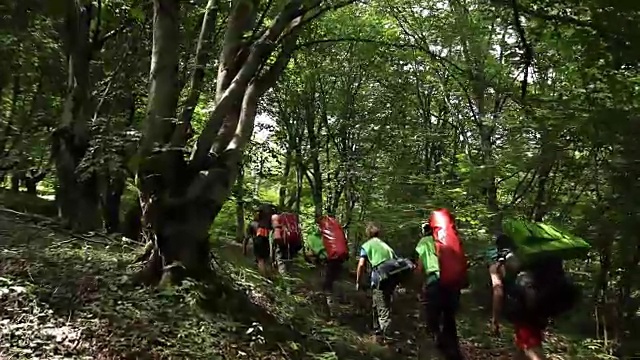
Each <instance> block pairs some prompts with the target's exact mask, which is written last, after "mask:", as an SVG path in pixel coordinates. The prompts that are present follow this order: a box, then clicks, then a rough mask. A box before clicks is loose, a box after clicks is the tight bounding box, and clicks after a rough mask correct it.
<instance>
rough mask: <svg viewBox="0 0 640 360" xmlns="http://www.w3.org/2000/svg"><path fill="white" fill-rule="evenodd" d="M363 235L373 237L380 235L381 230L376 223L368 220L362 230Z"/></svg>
mask: <svg viewBox="0 0 640 360" xmlns="http://www.w3.org/2000/svg"><path fill="white" fill-rule="evenodd" d="M364 233H365V235H367V238H368V239H371V238H374V237H380V234H381V231H380V227H379V226H378V224H376V223H374V222H368V223H367V227H366V228H365V230H364Z"/></svg>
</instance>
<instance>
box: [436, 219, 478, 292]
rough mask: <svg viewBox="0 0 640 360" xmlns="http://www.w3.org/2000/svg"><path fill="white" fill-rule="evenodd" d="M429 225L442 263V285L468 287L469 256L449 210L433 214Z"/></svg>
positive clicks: (459, 287)
mask: <svg viewBox="0 0 640 360" xmlns="http://www.w3.org/2000/svg"><path fill="white" fill-rule="evenodd" d="M429 224H430V226H431V229H433V238H434V240H435V243H436V253H437V254H438V260H439V263H440V283H441V284H442V285H444V286H446V287H450V288H456V289H463V288H465V287H467V285H468V278H467V268H468V266H467V256H466V255H465V253H464V249H463V247H462V243H461V242H460V237H459V236H458V232H457V231H456V228H455V224H454V222H453V217H452V216H451V213H450V212H449V210H447V209H438V210H436V211H434V212H432V213H431V218H430V219H429Z"/></svg>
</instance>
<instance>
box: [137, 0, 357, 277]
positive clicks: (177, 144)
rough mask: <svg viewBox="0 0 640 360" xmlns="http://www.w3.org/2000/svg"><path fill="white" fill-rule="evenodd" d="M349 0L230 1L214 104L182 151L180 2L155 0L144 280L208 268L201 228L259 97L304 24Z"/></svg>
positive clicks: (143, 166)
mask: <svg viewBox="0 0 640 360" xmlns="http://www.w3.org/2000/svg"><path fill="white" fill-rule="evenodd" d="M352 2H354V0H342V1H340V0H338V1H323V0H306V1H305V0H288V1H286V2H278V1H260V0H234V1H232V2H231V8H230V10H229V15H228V18H227V21H226V25H225V26H226V27H225V29H224V32H223V34H224V35H223V40H222V45H221V49H220V53H219V60H218V76H217V79H216V80H215V81H216V91H215V99H214V102H213V106H212V108H211V109H210V113H209V116H208V119H207V121H206V124H205V125H204V128H203V129H202V131H201V133H200V134H199V135H198V136H197V138H196V139H194V140H195V141H194V143H193V145H192V146H191V149H188V148H187V144H188V143H189V137H190V134H191V126H190V121H191V115H190V113H188V112H187V113H186V114H183V115H182V116H180V118H179V121H176V118H177V116H176V113H177V110H178V99H179V97H180V91H181V89H180V85H179V79H178V76H179V74H178V62H179V53H178V45H179V44H180V39H179V37H178V36H179V33H180V31H179V30H180V17H179V14H180V5H181V2H180V1H179V0H154V19H153V49H152V61H151V76H150V84H149V98H148V108H147V119H146V123H145V126H144V130H143V138H142V140H141V143H140V147H139V151H138V155H137V157H136V158H135V161H134V166H135V167H136V168H137V184H138V188H139V190H140V203H141V208H142V223H143V233H144V234H145V235H146V239H147V240H148V241H149V246H148V253H147V259H146V261H147V263H146V266H145V267H144V269H143V270H142V272H141V274H140V275H142V276H141V280H142V281H144V282H146V283H151V284H152V283H154V282H157V281H159V280H160V279H161V278H162V276H163V275H164V274H167V275H173V276H172V278H173V279H178V278H180V277H182V276H184V275H189V276H194V277H196V278H199V277H202V276H203V275H206V274H208V273H209V271H210V266H209V263H210V262H209V260H210V259H209V257H210V255H209V227H210V224H211V223H212V221H213V220H214V219H215V217H216V216H217V215H218V213H219V212H220V209H221V208H222V205H223V203H224V202H225V201H226V200H227V198H228V196H229V194H230V192H231V188H232V185H233V183H234V181H235V178H236V176H237V174H238V166H239V162H240V160H241V158H242V152H243V148H244V146H245V144H246V143H247V141H248V140H249V138H250V136H251V134H252V132H253V127H254V120H255V116H256V111H257V107H258V102H259V101H260V98H261V96H262V95H263V94H264V93H265V92H266V91H267V90H269V89H270V88H271V87H272V86H273V85H274V84H275V83H276V81H277V79H278V77H279V76H280V75H281V74H282V72H283V71H284V69H285V68H286V66H287V64H288V62H289V59H290V58H291V56H292V54H293V51H294V49H295V45H296V41H297V39H298V37H299V36H300V33H301V31H302V29H303V28H304V27H305V25H306V24H309V23H310V22H312V21H314V20H315V19H317V18H318V17H319V16H321V15H322V14H324V13H326V12H327V11H330V10H335V9H338V8H340V7H343V6H346V5H348V4H350V3H352ZM219 5H221V4H215V3H214V1H210V2H209V5H208V6H207V12H208V15H206V16H205V17H204V20H203V25H202V27H203V31H202V33H203V34H205V35H204V36H201V37H200V39H199V44H198V46H197V50H196V52H198V54H196V56H195V58H196V59H197V60H196V67H195V69H194V78H193V79H194V80H193V81H192V82H191V87H192V88H191V89H190V92H192V93H193V92H195V93H196V94H197V93H198V91H199V90H198V88H199V87H201V86H202V85H203V83H204V81H202V80H200V79H201V76H202V67H203V66H205V64H206V58H207V57H208V56H207V55H206V54H203V53H202V52H206V51H208V49H209V48H210V47H209V46H206V44H204V42H206V41H207V40H208V37H207V36H206V34H207V32H208V30H207V27H208V26H211V25H210V24H209V23H208V22H209V21H211V19H212V16H211V12H213V11H218V8H219ZM269 19H271V20H270V21H269ZM198 72H200V73H199V74H198ZM193 96H196V97H197V95H193ZM188 111H190V110H188Z"/></svg>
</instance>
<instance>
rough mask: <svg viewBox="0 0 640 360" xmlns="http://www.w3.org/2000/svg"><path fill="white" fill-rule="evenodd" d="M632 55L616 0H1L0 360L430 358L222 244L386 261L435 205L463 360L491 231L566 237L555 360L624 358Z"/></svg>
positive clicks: (630, 262) (635, 13)
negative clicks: (272, 210) (289, 223)
mask: <svg viewBox="0 0 640 360" xmlns="http://www.w3.org/2000/svg"><path fill="white" fill-rule="evenodd" d="M638 39H640V2H637V1H631V0H616V1H614V0H568V1H565V2H553V1H549V0H429V1H418V0H268V1H260V0H189V1H186V0H183V1H181V0H147V1H142V0H57V1H42V0H21V1H3V2H2V3H0V54H1V56H0V152H1V155H0V184H1V185H2V187H3V188H2V189H0V204H1V206H2V209H1V210H2V211H1V214H0V250H1V251H0V317H1V318H2V323H3V325H2V326H3V327H4V326H6V329H5V330H1V331H2V332H1V334H0V357H1V358H8V359H9V358H11V359H13V358H16V359H17V358H20V359H22V358H42V359H54V358H61V359H62V358H69V359H71V358H73V359H84V358H88V359H165V358H166V359H173V358H193V359H201V358H204V359H214V358H215V359H217V358H220V359H236V358H238V359H239V358H258V359H358V358H369V359H371V358H381V359H382V358H407V359H409V358H412V359H415V358H421V359H422V358H424V359H427V358H430V357H428V356H427V357H424V356H422V355H416V353H414V352H413V350H409V352H408V353H405V352H403V353H401V354H399V353H391V354H389V353H388V349H387V350H385V349H377V348H374V346H373V345H361V344H360V345H353V344H352V343H356V342H357V341H356V340H353V341H352V338H353V339H356V338H357V337H358V336H359V335H358V330H354V329H348V330H347V328H349V326H347V325H344V324H342V325H332V324H331V323H326V322H324V320H322V319H315V315H314V317H311V316H310V315H309V313H306V314H305V311H307V312H309V311H312V312H314V311H315V310H313V309H315V308H313V306H314V305H313V302H314V301H315V300H314V299H313V296H312V295H309V294H311V293H312V290H309V289H306V288H305V289H302V288H301V287H304V286H310V285H309V284H310V283H312V282H313V281H315V280H313V279H314V275H313V274H314V271H313V269H308V268H306V267H305V266H306V265H304V264H302V262H301V264H300V268H301V270H300V271H301V272H302V273H301V274H299V275H297V276H299V278H297V280H296V279H284V280H282V281H277V282H275V283H274V284H271V283H269V282H267V281H266V280H265V279H261V278H260V277H259V275H257V274H256V273H255V269H254V265H253V262H252V259H251V258H249V257H247V258H245V257H243V256H241V255H240V253H239V252H238V248H237V244H238V243H240V242H242V240H243V238H244V236H245V229H246V227H247V224H248V222H249V221H251V219H252V218H253V215H254V212H255V209H256V206H257V205H258V204H260V203H262V202H271V203H273V204H275V205H277V206H278V207H279V208H282V209H289V210H291V211H292V212H295V213H297V214H300V218H301V221H302V225H303V227H304V226H312V225H311V224H312V223H313V221H314V219H315V217H316V216H318V215H323V214H329V215H331V216H334V217H336V218H337V219H339V220H340V222H341V223H342V224H343V226H344V229H345V231H346V233H347V235H348V239H349V245H350V247H351V248H352V250H353V251H354V252H355V251H356V250H357V249H358V245H359V244H362V243H363V242H364V241H365V238H364V236H365V235H364V230H365V229H364V227H365V223H366V222H367V221H376V222H377V223H379V224H381V227H382V229H383V232H384V238H385V240H386V241H388V242H389V243H390V244H393V247H394V249H395V250H396V251H398V252H399V253H403V254H407V256H408V255H409V254H410V253H412V252H413V251H414V250H413V249H414V247H415V245H416V242H417V240H418V239H419V238H420V233H419V232H420V224H421V222H422V221H423V220H424V219H425V218H426V217H428V214H429V212H430V211H431V210H433V209H435V208H438V207H444V208H447V209H450V210H451V211H452V212H453V213H455V217H456V221H457V226H458V228H459V231H460V234H461V237H462V238H463V241H464V243H465V249H466V251H467V253H468V256H469V258H470V260H471V265H472V279H471V290H470V294H465V295H463V298H465V299H463V305H462V308H463V309H462V310H461V315H460V318H461V320H460V321H461V322H462V324H461V325H460V326H461V327H462V329H461V330H460V331H461V333H462V334H463V335H464V336H463V338H464V339H465V340H464V341H465V342H464V344H463V346H464V347H465V348H466V351H467V353H468V357H469V358H478V359H491V358H496V359H498V358H501V356H503V355H504V354H505V353H506V352H508V348H509V346H510V345H509V342H510V337H509V335H508V334H505V335H504V336H503V339H492V338H491V337H490V336H488V335H487V334H486V332H487V329H486V322H487V321H488V319H489V315H488V312H487V310H486V306H487V303H488V299H489V295H488V289H487V288H486V287H488V281H489V280H488V274H487V271H486V268H487V267H486V264H485V263H484V260H483V256H484V251H485V249H486V248H487V247H488V246H489V245H490V244H491V242H492V236H493V235H494V234H496V233H497V232H498V231H499V229H500V227H501V224H502V220H503V219H504V218H505V217H511V216H517V217H520V218H526V219H529V220H532V221H545V222H549V223H553V224H555V225H557V226H560V227H562V228H564V229H568V230H570V231H571V232H572V233H574V234H576V235H578V236H580V237H582V238H584V239H585V240H586V241H588V242H589V243H590V244H591V246H592V248H591V249H592V251H591V252H590V254H589V257H588V259H586V261H573V262H570V263H568V264H567V265H566V266H567V267H568V268H570V270H571V272H572V274H573V276H574V277H575V279H579V281H580V285H581V289H582V293H583V299H582V301H581V303H580V305H579V307H577V308H576V309H575V310H573V311H572V313H571V314H568V315H567V316H566V318H563V319H562V320H561V321H560V320H559V321H557V323H554V327H553V330H552V332H553V333H554V334H557V337H554V338H553V341H551V340H550V341H549V344H548V346H549V347H550V349H551V350H550V351H551V353H553V354H555V355H554V356H557V357H553V358H558V359H573V358H585V359H617V358H621V359H632V358H636V356H640V343H638V341H637V338H635V336H634V334H637V333H638V331H640V318H639V317H640V276H639V274H640V272H639V271H638V270H639V266H640V233H639V232H638V231H637V229H638V225H637V224H638V223H640V212H639V211H638V209H640V188H638V186H637V183H638V181H639V180H640V164H639V163H638V159H640V141H638V139H640V117H639V116H638V114H640V100H639V99H640V63H639V60H638V59H640V40H638ZM636 43H638V44H636ZM637 101H638V103H636V102H637ZM121 234H122V235H124V237H122V236H120V235H121ZM354 256H355V255H354ZM354 259H355V258H354ZM354 261H355V260H354ZM349 267H350V268H352V270H354V269H355V264H352V263H350V265H349ZM303 268H304V269H303ZM300 282H302V283H305V284H302V285H301V284H300ZM167 284H172V285H167ZM142 285H144V286H142ZM485 285H487V286H485ZM58 288H61V289H66V290H64V291H63V290H58ZM304 291H308V292H307V293H305V292H304ZM300 292H302V293H300ZM291 294H294V295H291ZM363 296H365V295H364V294H354V295H352V298H350V299H348V301H347V302H346V303H345V304H343V305H344V313H345V315H344V317H345V318H347V317H349V319H351V320H352V321H351V320H350V321H351V322H353V323H357V322H361V323H366V322H367V321H368V320H366V319H368V318H369V315H366V314H362V313H361V312H360V311H361V310H359V309H358V308H360V307H362V306H363V305H359V304H361V303H362V301H363V300H362V297H363ZM483 298H486V299H487V301H483V300H482V299H483ZM398 301H400V302H401V303H402V302H403V301H407V303H408V304H409V303H410V304H411V305H407V308H413V307H417V304H415V302H416V301H415V297H413V295H411V296H409V295H407V296H406V299H404V300H402V299H401V300H398ZM96 304H99V305H96ZM123 304H124V305H123ZM400 306H401V307H402V305H400ZM236 307H237V308H236ZM46 309H49V310H46ZM248 309H251V310H248ZM483 309H484V310H483ZM407 311H408V310H407ZM352 313H353V314H352ZM38 314H40V315H38ZM42 314H45V315H42ZM314 314H315V313H314ZM407 314H408V313H407ZM404 315H406V314H403V315H402V316H404ZM408 316H409V315H408ZM411 316H412V315H411ZM40 317H44V318H46V319H48V320H44V318H40ZM311 318H313V319H315V320H312V319H311ZM24 319H33V320H24ZM38 319H40V320H38ZM363 319H365V320H363ZM347 322H349V321H347ZM408 322H411V324H409V325H407V329H401V330H399V331H400V333H401V337H402V338H403V341H406V344H411V345H406V347H407V348H409V347H413V346H414V345H415V346H418V345H419V344H421V343H423V342H425V341H426V340H424V339H426V337H425V335H424V334H422V333H420V331H421V330H415V331H414V330H412V329H413V327H416V328H417V327H418V325H417V323H418V320H415V321H414V320H411V321H408ZM414 323H415V324H414ZM74 324H75V325H74ZM269 324H270V325H269ZM363 326H364V325H363ZM319 328H320V329H322V328H324V330H326V331H324V332H323V331H321V330H318V329H319ZM61 329H62V330H61ZM65 329H66V330H65ZM109 334H110V335H109ZM347 334H350V335H347ZM554 336H555V335H554ZM21 337H24V339H27V338H29V339H27V340H24V339H22V340H21ZM422 337H424V339H423V338H422ZM60 339H62V340H60ZM340 344H341V345H340ZM358 344H359V343H358ZM416 344H418V345H416ZM420 346H422V345H420ZM420 346H418V347H420ZM425 346H426V345H425ZM420 351H427V350H424V349H422V350H415V352H420ZM416 356H417V357H416ZM421 356H422V357H421Z"/></svg>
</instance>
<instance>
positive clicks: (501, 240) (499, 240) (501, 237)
mask: <svg viewBox="0 0 640 360" xmlns="http://www.w3.org/2000/svg"><path fill="white" fill-rule="evenodd" d="M512 246H513V240H512V239H511V238H510V237H509V236H507V235H505V234H498V235H497V236H496V247H497V248H498V249H509V248H511V247H512Z"/></svg>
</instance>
